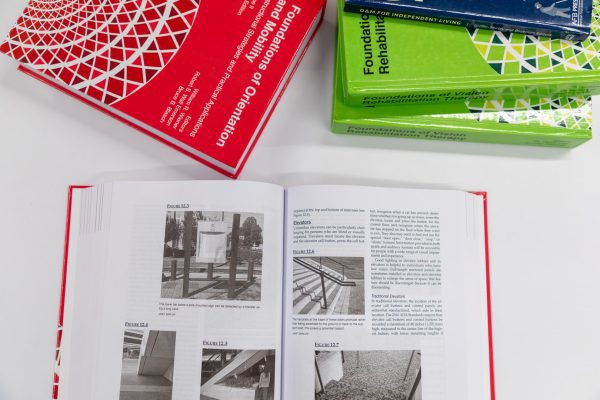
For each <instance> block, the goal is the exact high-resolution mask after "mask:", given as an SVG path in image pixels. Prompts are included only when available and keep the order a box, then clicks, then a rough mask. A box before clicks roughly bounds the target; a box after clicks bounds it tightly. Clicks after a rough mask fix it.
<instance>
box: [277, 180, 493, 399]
mask: <svg viewBox="0 0 600 400" xmlns="http://www.w3.org/2000/svg"><path fill="white" fill-rule="evenodd" d="M286 225H287V228H286V256H285V257H286V260H285V290H286V292H285V295H284V298H285V306H284V309H285V332H284V348H285V352H284V354H285V356H284V397H283V398H285V399H286V400H287V399H289V400H308V399H319V400H321V399H328V400H338V399H344V400H348V399H358V400H363V399H364V400H371V399H381V400H383V399H397V400H420V399H426V400H442V399H444V400H447V399H461V400H483V399H491V398H493V390H492V387H493V382H492V381H493V377H492V376H491V374H490V370H491V336H490V335H491V334H490V333H489V332H488V330H489V329H488V323H489V321H488V303H487V296H488V285H487V283H488V282H487V272H488V271H487V269H486V257H485V255H486V254H485V252H486V249H485V247H486V245H485V227H484V199H483V197H482V196H478V195H474V194H470V193H466V192H460V191H450V190H448V191H444V190H408V189H388V188H368V187H350V186H306V187H297V188H291V189H289V190H288V192H287V196H286Z"/></svg>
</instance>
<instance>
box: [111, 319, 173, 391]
mask: <svg viewBox="0 0 600 400" xmlns="http://www.w3.org/2000/svg"><path fill="white" fill-rule="evenodd" d="M175 336H176V334H175V332H171V331H152V330H147V331H142V330H133V329H132V330H126V331H125V337H124V339H123V361H122V368H121V388H120V394H119V400H142V399H143V400H171V399H172V393H173V372H174V365H175Z"/></svg>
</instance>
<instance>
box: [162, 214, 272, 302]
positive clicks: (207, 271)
mask: <svg viewBox="0 0 600 400" xmlns="http://www.w3.org/2000/svg"><path fill="white" fill-rule="evenodd" d="M263 229H264V215H263V214H256V213H244V212H239V213H236V212H228V211H218V212H216V211H168V212H167V215H166V220H165V241H164V256H163V269H162V288H161V297H162V298H172V299H201V300H246V301H259V300H260V298H261V278H262V273H263V263H262V260H263V234H264V232H263Z"/></svg>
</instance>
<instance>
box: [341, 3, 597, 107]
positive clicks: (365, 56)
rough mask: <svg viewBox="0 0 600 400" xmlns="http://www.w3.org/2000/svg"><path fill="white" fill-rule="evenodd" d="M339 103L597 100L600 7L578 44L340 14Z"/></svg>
mask: <svg viewBox="0 0 600 400" xmlns="http://www.w3.org/2000/svg"><path fill="white" fill-rule="evenodd" d="M338 5H339V23H340V35H341V37H342V51H343V52H344V59H345V61H344V64H343V68H344V74H345V77H346V79H345V81H344V98H345V100H346V102H348V103H349V104H352V105H391V104H409V103H421V104H423V103H444V102H445V103H447V102H464V101H465V100H474V99H513V100H518V99H521V98H549V97H550V98H553V97H556V96H557V95H566V96H590V95H592V94H596V93H600V41H599V40H598V34H599V32H600V21H599V18H600V1H598V0H594V14H593V21H592V33H591V34H590V36H589V37H588V38H587V39H586V40H584V41H583V42H571V41H567V40H559V39H549V38H542V37H537V36H531V35H523V34H519V33H508V32H500V31H490V30H486V29H477V28H473V29H467V28H464V27H460V26H446V25H440V24H428V23H423V22H417V21H406V20H400V19H396V18H388V17H385V16H382V15H373V14H367V13H363V14H357V13H349V12H343V10H342V9H343V0H340V1H339V3H338Z"/></svg>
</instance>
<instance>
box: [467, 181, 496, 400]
mask: <svg viewBox="0 0 600 400" xmlns="http://www.w3.org/2000/svg"><path fill="white" fill-rule="evenodd" d="M471 193H472V194H475V195H477V196H481V197H483V229H484V239H485V278H486V294H487V326H488V348H489V358H490V399H491V400H495V399H496V382H495V378H494V342H493V339H492V337H493V331H492V288H491V286H492V285H491V274H490V247H489V233H488V204H487V200H488V196H487V192H471Z"/></svg>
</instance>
